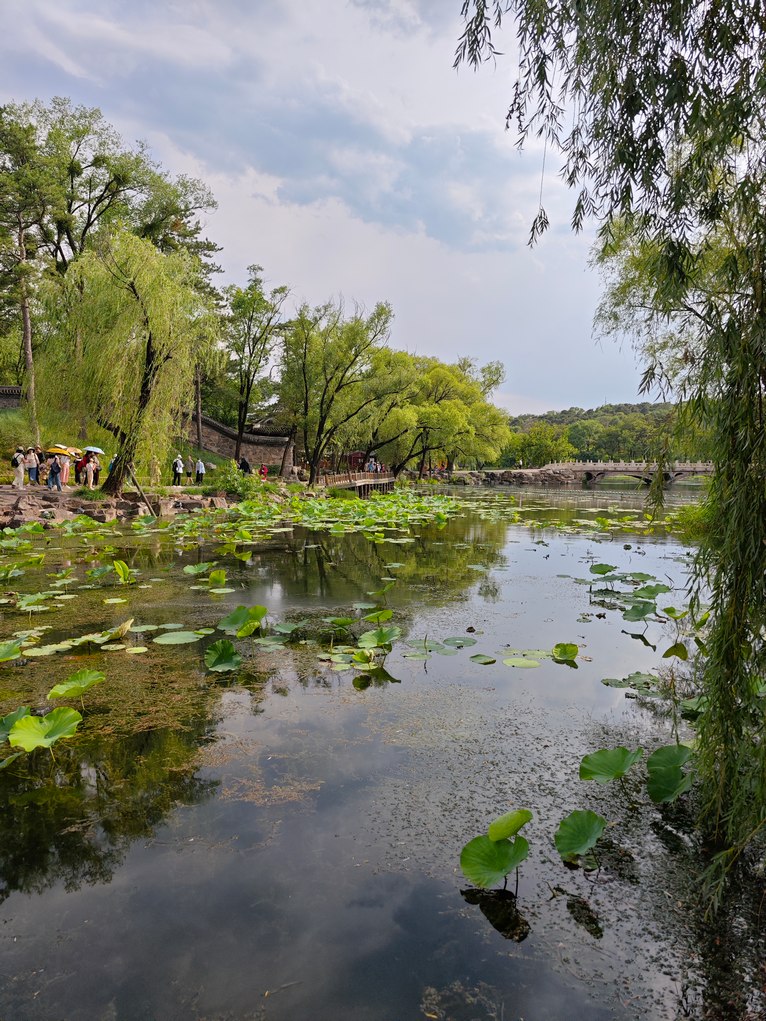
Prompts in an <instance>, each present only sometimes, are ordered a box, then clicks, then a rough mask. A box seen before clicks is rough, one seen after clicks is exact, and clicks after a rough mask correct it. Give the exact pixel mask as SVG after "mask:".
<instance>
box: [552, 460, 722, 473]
mask: <svg viewBox="0 0 766 1021" xmlns="http://www.w3.org/2000/svg"><path fill="white" fill-rule="evenodd" d="M545 467H546V468H566V469H569V470H570V471H620V470H624V471H641V472H643V471H647V470H648V471H656V470H657V462H656V461H652V462H647V461H550V462H549V463H548V464H546V465H545ZM665 467H666V468H667V470H668V471H700V472H711V471H712V470H713V462H712V461H669V462H668V464H667V465H666V466H665Z"/></svg>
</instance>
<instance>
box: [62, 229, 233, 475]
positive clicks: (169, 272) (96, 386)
mask: <svg viewBox="0 0 766 1021" xmlns="http://www.w3.org/2000/svg"><path fill="white" fill-rule="evenodd" d="M199 275H200V268H199V262H198V261H197V260H195V259H194V258H193V257H191V256H189V255H188V254H186V253H173V254H163V253H162V252H160V251H158V250H157V248H156V247H155V246H154V245H153V244H152V243H151V242H149V241H147V240H144V239H142V238H138V237H136V236H135V235H134V234H132V233H131V232H130V231H128V230H126V229H122V230H117V231H115V232H114V233H111V234H109V235H106V236H104V237H102V238H101V239H100V242H99V244H98V245H94V246H93V248H92V249H91V250H89V251H87V252H86V253H85V254H83V255H81V256H80V257H79V258H78V259H76V260H75V261H74V262H73V263H72V264H71V265H70V267H69V270H68V272H67V274H66V276H65V277H64V278H63V279H62V280H61V281H60V282H57V281H53V282H52V283H51V290H50V292H49V299H50V302H51V304H52V305H53V306H54V315H55V316H56V329H57V330H58V332H59V333H60V334H70V335H76V336H77V337H78V338H79V342H80V352H81V353H80V357H79V358H78V359H76V360H75V359H72V358H71V357H68V356H67V351H68V350H71V348H69V347H68V345H67V344H66V343H53V344H51V345H49V350H48V353H47V357H46V360H45V366H44V369H45V375H46V381H47V388H46V389H47V391H48V393H49V394H50V397H51V401H52V402H55V401H56V400H57V399H63V400H65V401H66V403H67V406H68V408H69V409H70V411H72V410H74V411H76V412H77V414H79V415H81V416H82V417H83V418H84V419H86V420H90V421H95V422H97V423H98V424H99V425H101V426H102V427H103V428H105V429H107V430H109V431H110V432H111V433H112V434H113V435H114V436H115V438H116V440H117V444H118V447H117V454H116V456H115V459H114V465H113V467H112V470H111V472H110V473H109V476H108V478H107V479H106V481H105V483H104V486H103V489H104V490H105V491H106V492H108V493H113V494H115V493H119V492H121V490H122V488H123V486H124V484H125V480H126V478H127V477H128V476H129V474H130V471H131V469H132V466H133V465H134V464H136V463H137V462H139V461H140V462H142V463H146V462H147V461H148V459H149V457H150V456H154V457H159V458H161V459H162V458H164V457H165V456H166V454H167V451H168V446H169V444H170V442H171V440H172V439H173V438H174V437H175V436H177V435H179V434H180V433H181V432H182V427H181V424H180V419H181V414H182V412H183V411H184V410H185V409H186V408H187V407H188V404H189V395H190V394H191V393H192V392H193V386H194V367H195V364H196V362H197V360H198V359H199V358H200V357H201V355H202V354H203V352H204V351H205V349H206V348H208V347H209V346H210V344H211V343H212V341H213V336H214V327H215V324H216V319H215V317H214V315H213V314H212V313H211V312H210V310H209V308H208V305H207V304H206V300H205V299H204V298H203V296H202V294H201V291H200V287H199Z"/></svg>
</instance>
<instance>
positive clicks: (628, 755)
mask: <svg viewBox="0 0 766 1021" xmlns="http://www.w3.org/2000/svg"><path fill="white" fill-rule="evenodd" d="M642 755H643V748H637V749H636V750H635V751H634V752H631V751H629V750H628V749H627V748H623V747H622V746H621V747H619V748H601V749H600V750H599V751H597V752H592V753H591V754H590V755H584V756H583V758H582V760H581V762H580V779H581V780H595V781H596V783H609V782H610V781H611V780H620V779H621V778H622V777H623V776H625V774H626V773H627V772H628V770H629V769H630V767H631V766H632V765H634V764H635V763H636V762H638V760H639V759H640V758H641V756H642Z"/></svg>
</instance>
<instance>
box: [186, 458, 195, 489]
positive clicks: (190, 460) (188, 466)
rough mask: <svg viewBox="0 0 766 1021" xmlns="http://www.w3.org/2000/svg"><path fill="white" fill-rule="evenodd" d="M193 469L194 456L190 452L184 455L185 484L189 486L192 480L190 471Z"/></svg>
mask: <svg viewBox="0 0 766 1021" xmlns="http://www.w3.org/2000/svg"><path fill="white" fill-rule="evenodd" d="M193 471H194V458H193V457H192V456H191V454H187V455H186V485H187V486H190V485H191V482H192V472H193Z"/></svg>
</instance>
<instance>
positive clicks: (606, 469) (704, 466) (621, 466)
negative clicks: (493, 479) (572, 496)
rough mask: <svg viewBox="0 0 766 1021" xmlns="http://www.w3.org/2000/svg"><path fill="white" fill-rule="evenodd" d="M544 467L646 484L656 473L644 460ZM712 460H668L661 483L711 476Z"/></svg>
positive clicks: (582, 478)
mask: <svg viewBox="0 0 766 1021" xmlns="http://www.w3.org/2000/svg"><path fill="white" fill-rule="evenodd" d="M545 467H546V468H549V469H553V468H557V469H559V470H565V471H568V472H571V473H572V474H573V475H574V476H575V478H576V479H579V480H580V481H582V482H584V483H585V484H586V485H587V484H588V483H593V482H600V481H601V480H602V479H607V478H614V477H615V476H617V475H626V476H628V477H629V478H633V479H638V480H639V481H641V482H643V483H644V484H645V485H647V486H648V485H649V484H650V483H651V482H652V481H653V480H654V476H655V475H656V474H657V471H658V467H657V464H656V462H655V463H650V462H646V461H557V462H553V463H551V464H546V465H545ZM712 474H713V463H712V461H669V462H668V463H667V464H666V465H665V466H664V467H663V470H662V480H663V483H664V485H666V486H669V485H672V483H673V482H678V480H679V479H692V478H697V477H698V476H704V475H712Z"/></svg>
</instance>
